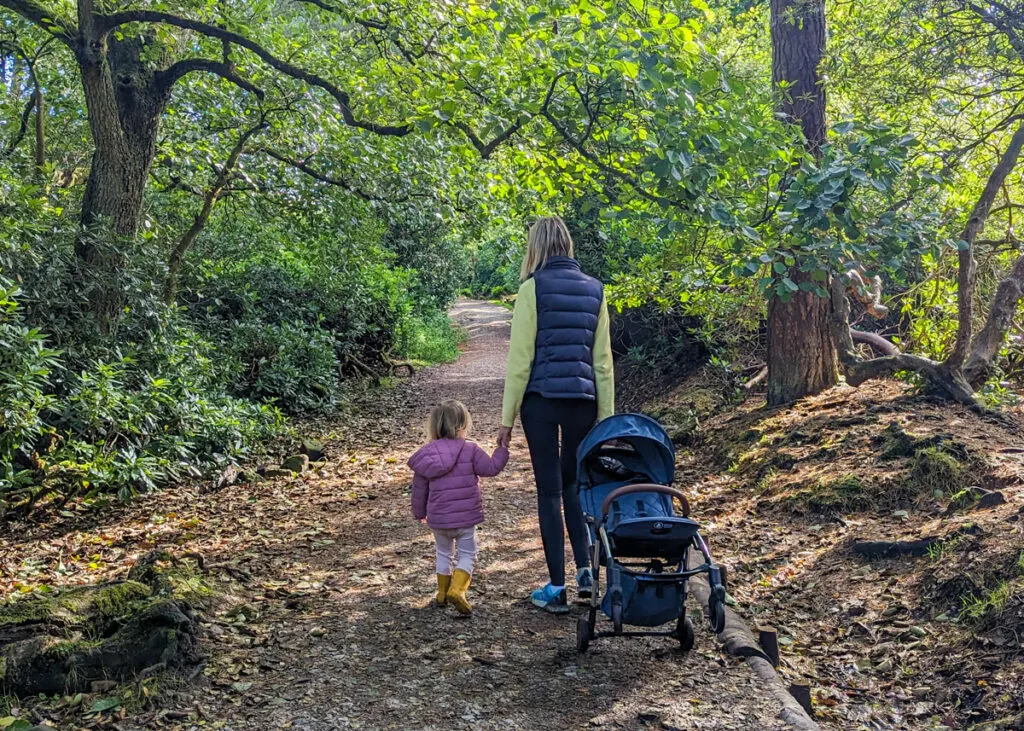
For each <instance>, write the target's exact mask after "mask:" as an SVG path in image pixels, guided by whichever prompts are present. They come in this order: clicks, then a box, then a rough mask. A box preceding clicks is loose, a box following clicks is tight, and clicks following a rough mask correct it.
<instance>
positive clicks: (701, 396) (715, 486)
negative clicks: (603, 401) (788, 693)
mask: <svg viewBox="0 0 1024 731" xmlns="http://www.w3.org/2000/svg"><path fill="white" fill-rule="evenodd" d="M713 381H714V379H713V378H709V374H708V373H704V374H698V375H696V376H694V377H692V378H691V379H690V380H688V381H687V382H684V383H682V384H680V385H679V386H678V387H677V388H676V389H674V391H672V392H671V393H668V394H666V393H664V392H663V393H662V394H660V395H659V396H658V398H657V399H656V401H655V402H654V403H652V404H651V408H652V410H654V412H655V413H656V414H658V416H659V417H660V418H661V419H662V420H663V421H664V422H666V423H667V424H669V425H670V427H671V425H672V424H673V423H683V424H684V425H686V426H687V428H692V426H693V424H694V422H695V414H700V417H701V424H700V429H699V430H698V431H697V432H696V436H695V437H694V438H693V439H692V441H691V443H690V444H689V445H688V447H689V448H688V449H684V450H680V457H679V461H678V467H679V470H678V474H677V482H678V484H679V485H680V486H681V487H682V488H683V489H684V491H685V492H686V493H687V494H688V495H689V496H690V501H691V504H692V505H693V512H694V515H695V516H696V517H697V519H698V520H700V521H701V522H702V523H703V524H704V526H705V535H708V536H709V537H710V544H711V550H712V552H713V553H714V554H715V557H716V559H717V560H719V561H720V562H721V563H723V564H724V565H726V566H728V567H729V570H730V573H729V591H730V594H731V595H732V596H733V597H734V599H735V600H736V601H737V602H738V606H737V607H736V608H737V610H738V611H739V612H740V613H741V615H743V616H744V617H746V619H747V620H748V623H749V624H751V625H758V624H759V625H766V626H773V627H775V628H776V629H777V630H778V632H779V636H780V644H781V645H782V647H781V649H782V656H783V663H782V666H781V668H780V673H781V674H782V675H783V676H784V677H797V676H803V677H805V678H807V679H809V680H810V683H811V686H812V689H813V695H814V698H815V707H816V720H818V721H819V722H820V723H821V724H822V725H823V726H824V727H835V728H843V729H861V728H866V729H960V728H964V729H966V728H972V729H976V730H977V731H997V730H1001V729H1024V649H1022V640H1024V421H1022V419H1021V408H1020V407H1019V406H1018V407H1010V408H1006V409H1004V410H1003V411H1002V412H1000V413H993V414H985V415H979V414H976V413H974V412H972V411H970V410H968V409H966V408H964V407H962V406H958V405H951V404H949V403H948V402H943V401H940V400H935V399H930V398H928V397H926V396H923V395H920V394H916V393H915V392H914V391H913V389H912V388H910V387H909V386H907V385H906V384H901V383H898V382H879V383H873V384H868V385H865V386H862V387H861V388H859V389H854V388H850V387H847V386H838V387H836V388H833V389H831V390H829V391H827V392H825V393H823V394H821V395H819V396H816V397H813V398H807V399H803V400H802V401H800V402H798V403H796V404H793V405H790V406H787V407H783V408H777V409H768V408H765V407H764V397H763V395H757V396H752V397H750V398H749V399H747V400H746V401H745V402H744V403H741V404H738V405H736V404H733V405H731V406H724V407H723V406H722V405H721V404H717V405H715V404H714V401H715V398H716V397H715V392H716V391H720V389H719V388H718V387H717V385H716V384H714V382H713ZM709 412H711V415H710V416H708V417H707V418H704V415H705V414H708V413H709ZM714 412H718V413H714ZM868 541H877V542H889V543H891V542H896V541H902V542H904V543H903V544H901V546H900V547H901V548H902V549H904V550H907V549H911V548H916V549H917V550H916V555H913V554H910V553H907V554H904V555H893V554H890V555H884V556H873V557H872V556H866V555H864V554H863V553H861V552H859V550H858V549H860V550H864V549H867V548H869V547H868V546H866V545H864V544H863V543H862V542H868ZM925 541H927V542H930V544H931V545H929V546H923V545H922V544H921V543H917V544H916V545H915V544H914V543H913V542H925Z"/></svg>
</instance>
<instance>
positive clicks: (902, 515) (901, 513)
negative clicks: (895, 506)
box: [892, 510, 910, 520]
mask: <svg viewBox="0 0 1024 731" xmlns="http://www.w3.org/2000/svg"><path fill="white" fill-rule="evenodd" d="M892 517H894V518H896V519H897V520H909V519H910V513H908V512H907V511H906V510H894V511H892Z"/></svg>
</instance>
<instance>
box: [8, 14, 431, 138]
mask: <svg viewBox="0 0 1024 731" xmlns="http://www.w3.org/2000/svg"><path fill="white" fill-rule="evenodd" d="M3 1H4V0H0V2H3ZM98 17H99V22H100V23H101V24H102V27H103V29H104V31H105V32H109V31H110V30H112V29H114V28H117V27H119V26H122V25H127V24H129V23H156V24H162V25H170V26H174V27H176V28H182V29H184V30H190V31H193V32H195V33H199V34H200V35H204V36H206V37H208V38H219V39H221V40H227V41H229V42H231V43H234V44H235V45H237V46H241V47H242V48H245V49H246V50H248V51H251V52H252V53H254V54H255V55H256V56H257V57H259V58H260V59H261V60H262V61H263V62H264V63H266V64H267V65H268V66H270V67H271V68H274V69H276V70H277V71H279V72H281V73H282V74H284V75H286V76H290V77H291V78H293V79H297V80H299V81H303V82H305V83H306V84H309V85H310V86H314V87H317V88H319V89H323V90H324V91H326V92H327V93H328V94H330V95H331V96H332V97H333V98H334V100H335V102H337V104H338V108H339V111H340V112H341V117H342V120H343V121H344V122H345V124H346V125H348V126H350V127H356V128H359V129H363V130H366V131H367V132H372V133H373V134H377V135H382V136H389V137H404V136H405V135H407V134H409V133H411V132H412V131H413V127H412V125H409V124H400V125H390V124H378V123H376V122H368V121H365V120H362V119H357V118H356V116H355V115H354V114H353V113H352V103H351V99H350V97H349V95H348V93H347V92H345V91H344V90H342V89H340V88H339V87H338V86H336V85H335V84H333V83H332V82H330V81H328V80H327V79H325V78H324V77H322V76H320V75H318V74H314V73H312V72H310V71H306V70H305V69H302V68H300V67H298V66H296V65H295V64H292V63H289V62H288V61H285V60H283V59H280V58H278V57H277V56H275V55H274V54H272V53H271V52H270V51H268V50H267V49H265V48H264V47H263V46H261V45H260V44H258V43H256V42H255V41H253V40H252V39H251V38H248V37H246V36H243V35H241V34H239V33H235V32H233V31H230V30H227V29H225V28H219V27H217V26H215V25H210V24H209V23H202V22H200V21H197V20H191V19H189V18H182V17H179V16H177V15H173V14H171V13H165V12H162V11H158V10H126V11H123V12H120V13H112V14H110V15H102V16H98Z"/></svg>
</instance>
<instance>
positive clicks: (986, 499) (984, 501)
mask: <svg viewBox="0 0 1024 731" xmlns="http://www.w3.org/2000/svg"><path fill="white" fill-rule="evenodd" d="M1005 502H1006V496H1005V495H1003V493H1001V492H999V491H998V490H993V491H992V492H986V493H985V494H984V495H982V496H981V499H980V500H978V502H977V504H976V505H975V506H974V508H975V509H976V510H982V509H984V508H994V507H995V506H996V505H1002V504H1003V503H1005Z"/></svg>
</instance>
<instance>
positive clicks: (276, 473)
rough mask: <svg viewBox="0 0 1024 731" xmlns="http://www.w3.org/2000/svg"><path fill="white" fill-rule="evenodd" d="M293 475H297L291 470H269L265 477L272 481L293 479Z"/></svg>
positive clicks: (265, 472) (264, 474)
mask: <svg viewBox="0 0 1024 731" xmlns="http://www.w3.org/2000/svg"><path fill="white" fill-rule="evenodd" d="M293 474H295V473H294V472H292V471H291V470H279V469H268V470H266V471H264V473H263V477H265V478H267V479H268V480H271V479H273V478H275V477H291V476H292V475H293Z"/></svg>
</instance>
